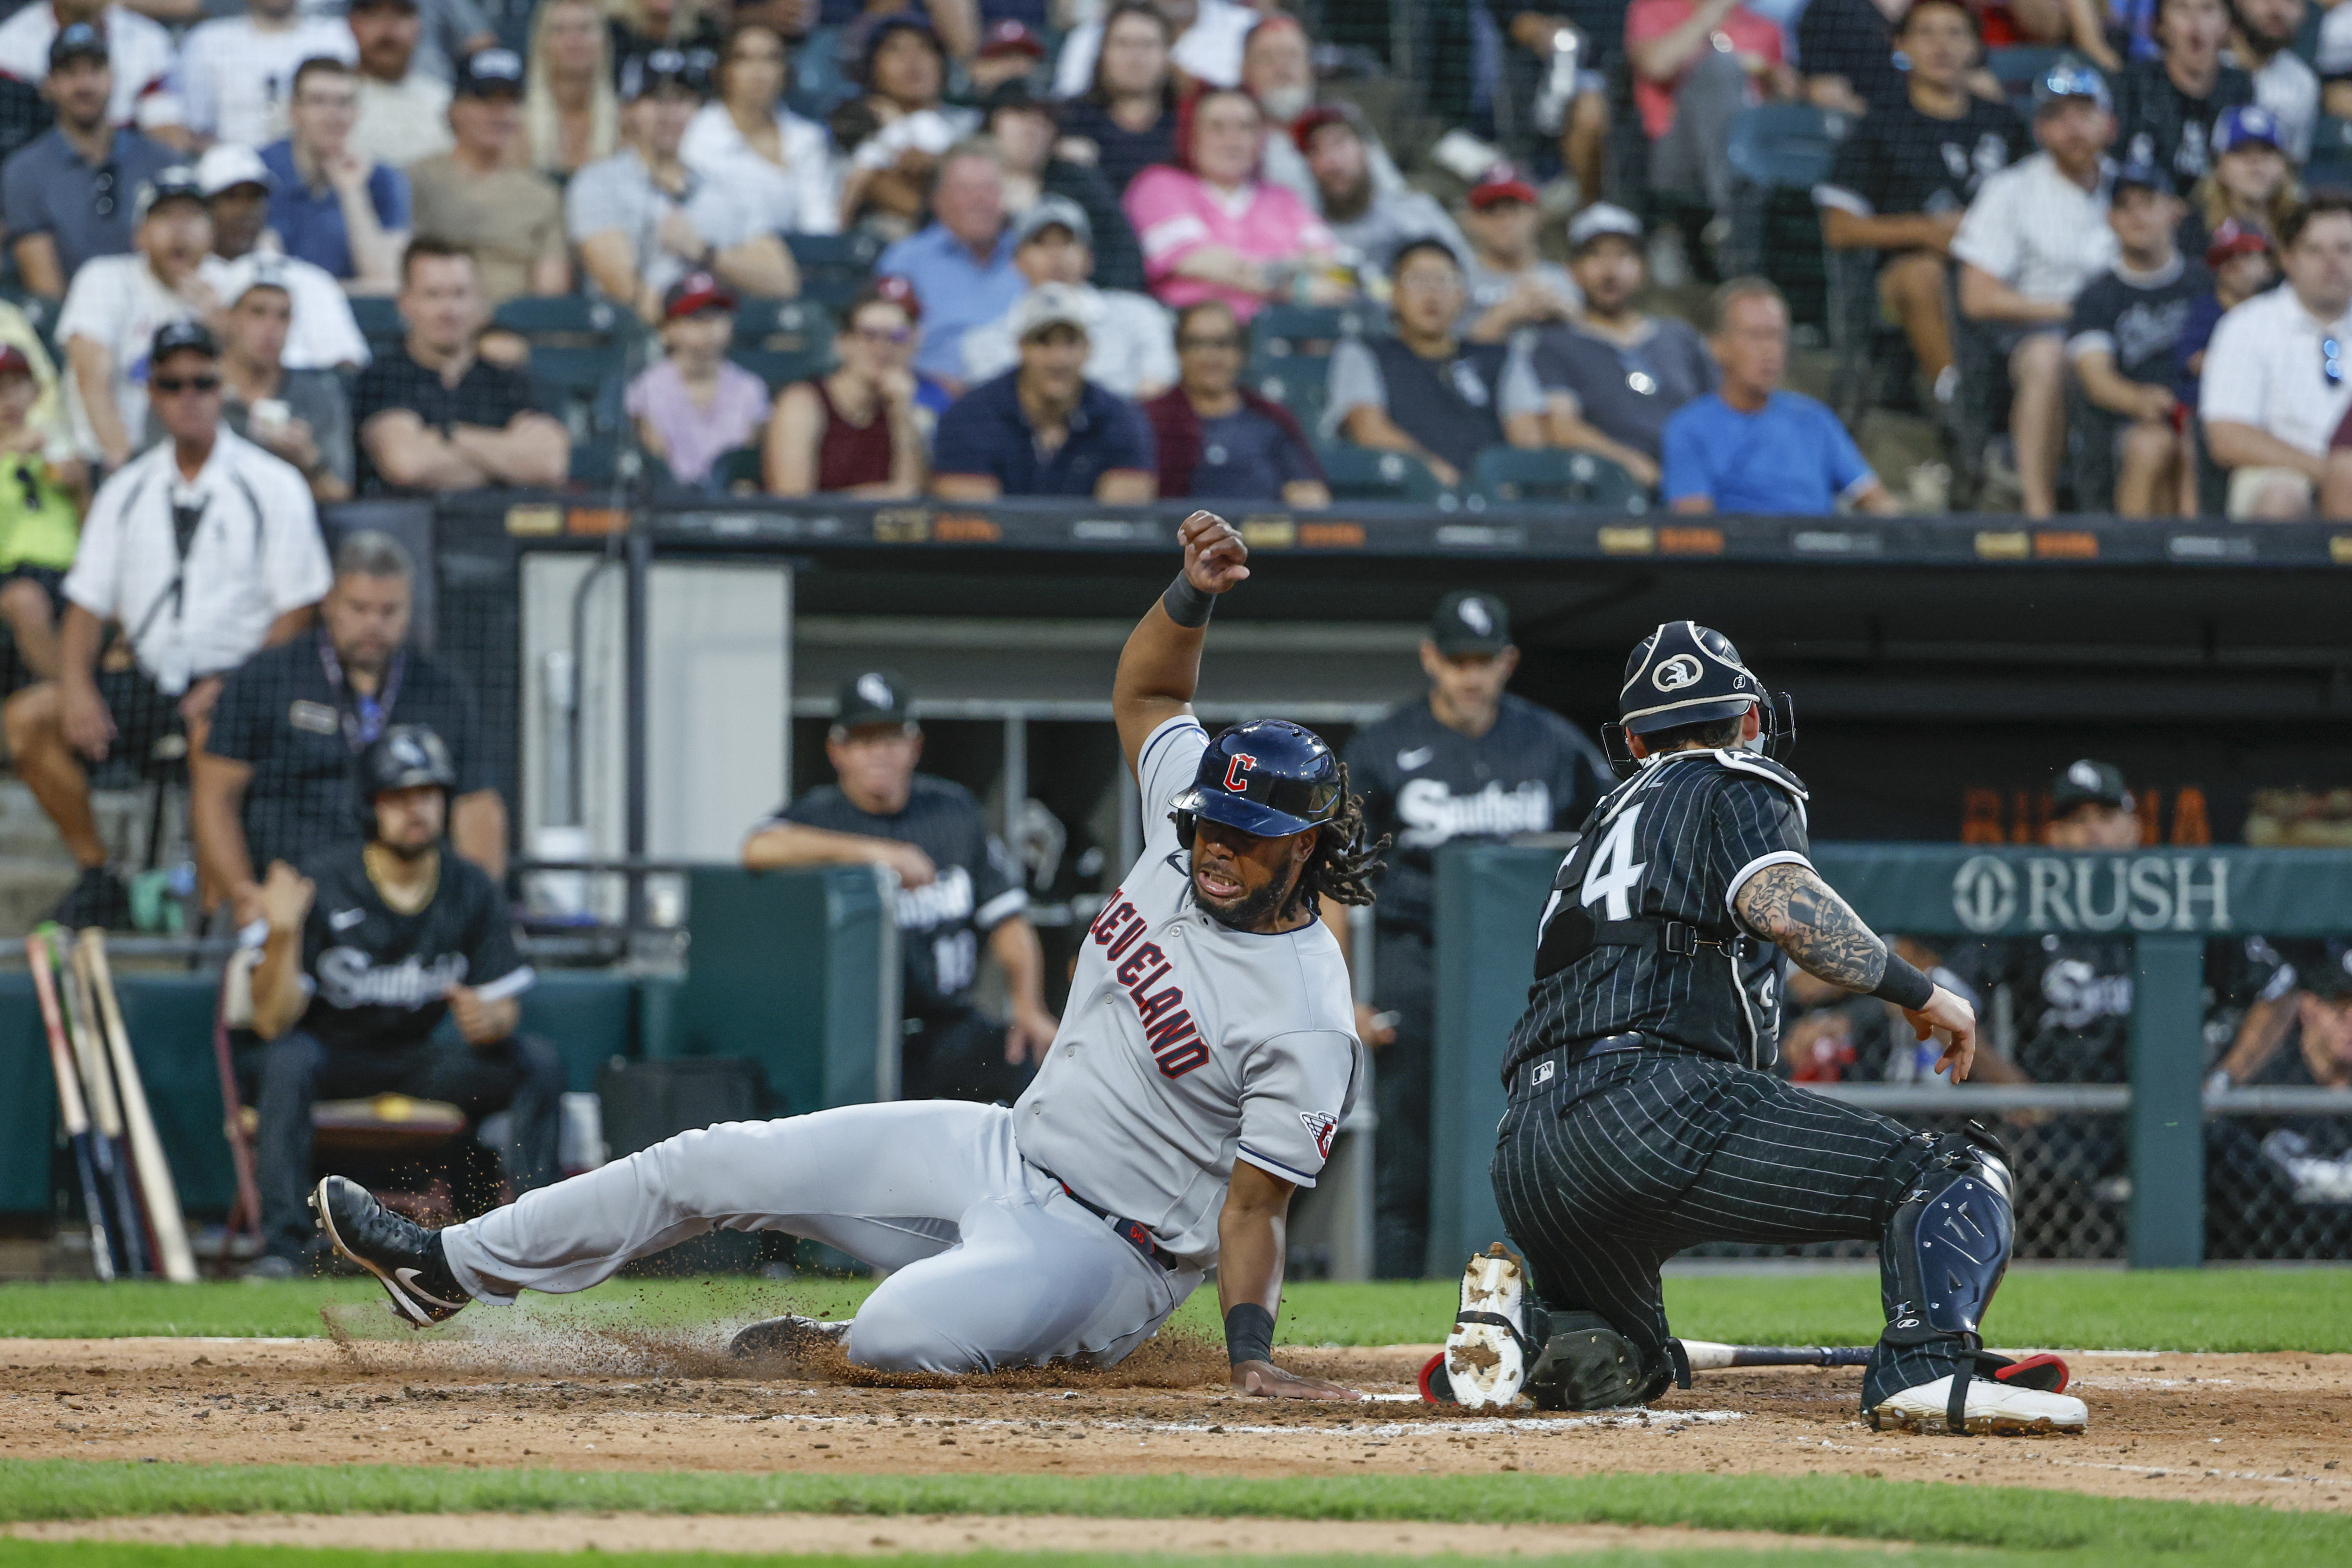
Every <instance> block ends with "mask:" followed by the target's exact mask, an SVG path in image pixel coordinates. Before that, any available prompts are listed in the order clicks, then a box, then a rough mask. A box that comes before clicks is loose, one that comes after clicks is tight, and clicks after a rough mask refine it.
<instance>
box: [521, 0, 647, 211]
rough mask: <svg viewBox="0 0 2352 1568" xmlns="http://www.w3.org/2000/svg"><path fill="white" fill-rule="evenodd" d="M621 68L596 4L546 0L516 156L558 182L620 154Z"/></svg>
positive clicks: (535, 28) (533, 26)
mask: <svg viewBox="0 0 2352 1568" xmlns="http://www.w3.org/2000/svg"><path fill="white" fill-rule="evenodd" d="M618 68H619V62H617V61H616V60H614V58H613V39H612V35H611V34H610V33H609V32H607V31H606V30H605V27H604V13H603V12H602V11H601V10H600V9H598V7H597V5H596V0H540V6H539V9H538V10H537V11H536V12H535V13H533V14H532V16H531V19H530V55H529V68H528V70H527V71H526V72H525V73H524V78H523V93H522V131H523V133H522V135H521V136H520V138H519V139H518V140H517V141H516V142H515V150H514V156H516V157H517V158H519V159H520V160H521V162H522V163H523V164H524V166H525V167H528V168H532V169H536V170H538V171H539V172H540V173H541V174H545V175H547V176H548V177H549V178H550V179H551V180H555V181H557V182H558V183H561V182H562V181H563V180H566V179H568V178H570V177H571V176H572V174H574V173H575V172H577V171H578V170H580V169H582V168H583V167H585V166H586V165H588V164H590V163H594V162H595V161H596V160H597V159H599V158H607V157H610V156H612V153H613V149H614V147H615V146H616V145H618V144H619V142H620V138H621V102H620V99H619V98H618V97H617V96H616V95H615V94H614V90H613V82H614V76H615V73H616V72H617V70H618Z"/></svg>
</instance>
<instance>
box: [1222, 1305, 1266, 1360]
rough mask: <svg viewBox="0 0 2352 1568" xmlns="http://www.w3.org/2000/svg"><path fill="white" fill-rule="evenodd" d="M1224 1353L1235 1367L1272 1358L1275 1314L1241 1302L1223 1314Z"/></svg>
mask: <svg viewBox="0 0 2352 1568" xmlns="http://www.w3.org/2000/svg"><path fill="white" fill-rule="evenodd" d="M1225 1354H1226V1355H1227V1356H1228V1357H1229V1358H1231V1360H1232V1362H1233V1363H1234V1365H1235V1366H1239V1365H1241V1364H1242V1363H1244V1362H1245V1361H1267V1362H1270V1361H1272V1360H1273V1359H1274V1314H1273V1313H1272V1312H1269V1311H1267V1310H1265V1308H1264V1307H1261V1306H1259V1305H1258V1304H1257V1303H1256V1302H1255V1301H1244V1302H1243V1303H1241V1305H1239V1306H1237V1307H1235V1308H1234V1309H1233V1310H1231V1311H1229V1312H1227V1313H1226V1314H1225Z"/></svg>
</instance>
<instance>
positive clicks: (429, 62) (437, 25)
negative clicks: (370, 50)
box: [345, 0, 499, 87]
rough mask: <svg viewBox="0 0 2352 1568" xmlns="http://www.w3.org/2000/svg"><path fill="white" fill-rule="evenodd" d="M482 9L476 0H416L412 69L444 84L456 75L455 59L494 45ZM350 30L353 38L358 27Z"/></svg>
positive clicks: (496, 42)
mask: <svg viewBox="0 0 2352 1568" xmlns="http://www.w3.org/2000/svg"><path fill="white" fill-rule="evenodd" d="M345 9H346V12H348V11H350V10H352V9H356V7H352V6H348V5H347V6H346V7H345ZM485 10H486V7H485V6H484V5H480V4H478V3H477V0H420V3H419V8H418V21H419V24H420V25H419V26H418V28H417V37H416V68H417V69H418V70H421V71H423V72H424V73H425V75H426V76H428V77H430V78H432V79H434V80H435V81H437V82H439V83H440V84H441V85H442V86H444V87H446V86H448V85H449V79H450V78H451V77H453V76H455V75H456V74H457V62H458V61H459V60H462V59H464V58H466V57H467V55H470V54H472V53H473V52H474V51H475V50H477V49H494V48H497V47H499V36H498V34H497V33H496V32H494V31H492V30H491V27H490V22H489V18H488V16H486V15H485V14H484V13H485ZM352 32H353V37H354V38H355V39H356V37H357V34H358V29H357V28H354V29H352ZM362 47H365V46H364V45H362Z"/></svg>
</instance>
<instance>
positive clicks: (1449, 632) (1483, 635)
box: [1429, 590, 1511, 658]
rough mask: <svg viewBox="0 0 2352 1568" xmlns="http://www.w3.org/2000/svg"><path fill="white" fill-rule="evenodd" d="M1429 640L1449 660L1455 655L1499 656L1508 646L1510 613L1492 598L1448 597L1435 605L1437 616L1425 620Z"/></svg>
mask: <svg viewBox="0 0 2352 1568" xmlns="http://www.w3.org/2000/svg"><path fill="white" fill-rule="evenodd" d="M1429 640H1430V641H1431V642H1433V643H1435V644H1436V645H1437V651H1438V652H1440V653H1442V654H1444V655H1445V656H1446V657H1447V658H1452V657H1453V656H1454V655H1455V654H1457V653H1500V652H1502V651H1503V650H1504V649H1505V648H1507V647H1510V646H1511V612H1510V609H1509V608H1508V607H1507V605H1504V603H1503V601H1502V600H1500V599H1498V598H1496V597H1495V595H1492V594H1482V593H1478V592H1476V591H1475V590H1470V591H1465V592H1464V593H1459V594H1448V595H1445V597H1444V598H1443V599H1440V600H1439V601H1437V614H1435V615H1434V616H1431V617H1430V618H1429Z"/></svg>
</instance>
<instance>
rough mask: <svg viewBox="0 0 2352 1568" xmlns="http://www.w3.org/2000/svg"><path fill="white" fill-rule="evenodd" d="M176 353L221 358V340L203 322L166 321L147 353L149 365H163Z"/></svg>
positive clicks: (156, 332) (192, 320) (157, 330)
mask: <svg viewBox="0 0 2352 1568" xmlns="http://www.w3.org/2000/svg"><path fill="white" fill-rule="evenodd" d="M176 353H200V354H203V355H204V356H205V358H207V359H218V358H220V340H218V339H217V338H215V337H214V336H213V330H212V329H211V328H210V327H207V326H205V324H204V323H203V322H202V321H196V320H194V319H193V318H191V319H190V320H187V321H166V322H164V323H163V325H162V326H160V327H158V328H156V329H155V341H154V342H153V344H152V346H150V347H149V349H148V351H147V363H149V364H162V363H163V361H164V360H165V359H166V358H168V357H170V356H171V355H173V354H176Z"/></svg>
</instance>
